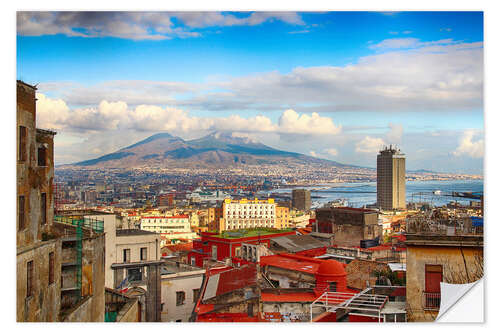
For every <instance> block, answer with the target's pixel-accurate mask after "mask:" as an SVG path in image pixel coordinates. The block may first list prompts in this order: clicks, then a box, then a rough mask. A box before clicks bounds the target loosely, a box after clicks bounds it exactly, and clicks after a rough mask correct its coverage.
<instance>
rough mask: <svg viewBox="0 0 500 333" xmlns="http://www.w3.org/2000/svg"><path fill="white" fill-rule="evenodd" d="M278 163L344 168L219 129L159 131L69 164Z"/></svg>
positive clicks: (175, 165)
mask: <svg viewBox="0 0 500 333" xmlns="http://www.w3.org/2000/svg"><path fill="white" fill-rule="evenodd" d="M278 163H289V164H302V165H316V166H339V167H342V166H345V167H347V165H344V164H341V163H337V162H334V161H329V160H324V159H319V158H315V157H311V156H307V155H303V154H299V153H293V152H287V151H282V150H277V149H274V148H271V147H269V146H266V145H264V144H262V143H260V142H257V141H254V140H252V139H249V138H241V137H235V136H233V135H232V134H231V133H220V132H216V133H212V134H210V135H207V136H205V137H202V138H199V139H195V140H189V141H185V140H183V139H181V138H179V137H176V136H172V135H170V134H168V133H158V134H155V135H152V136H150V137H148V138H146V139H145V140H142V141H139V142H137V143H135V144H133V145H130V146H128V147H125V148H122V149H120V150H118V151H116V152H113V153H111V154H107V155H103V156H101V157H98V158H95V159H91V160H86V161H81V162H78V163H75V164H72V165H73V166H82V167H89V166H92V167H104V168H105V167H110V168H120V167H122V168H125V167H140V166H146V165H147V166H163V167H190V166H205V167H211V166H213V167H221V166H228V165H238V164H240V165H241V164H247V165H264V164H278Z"/></svg>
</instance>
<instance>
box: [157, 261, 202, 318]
mask: <svg viewBox="0 0 500 333" xmlns="http://www.w3.org/2000/svg"><path fill="white" fill-rule="evenodd" d="M163 260H164V263H163V266H162V273H161V321H163V322H186V321H189V318H190V317H191V314H192V312H193V308H194V306H195V305H196V302H198V297H199V295H200V290H201V283H202V281H203V275H204V274H205V269H200V268H198V267H194V266H191V265H186V264H183V263H180V262H178V261H174V260H170V259H163Z"/></svg>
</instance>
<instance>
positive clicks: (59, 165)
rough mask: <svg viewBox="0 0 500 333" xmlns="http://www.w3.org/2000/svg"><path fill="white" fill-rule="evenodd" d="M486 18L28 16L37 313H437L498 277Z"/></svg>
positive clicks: (24, 26)
mask: <svg viewBox="0 0 500 333" xmlns="http://www.w3.org/2000/svg"><path fill="white" fill-rule="evenodd" d="M353 19H357V20H361V21H362V22H364V23H363V24H361V25H360V27H358V28H357V30H356V32H353V33H352V35H349V34H347V35H344V34H345V31H342V30H341V29H340V30H339V28H337V27H334V26H332V24H331V22H332V20H336V21H342V22H348V21H349V20H353ZM459 21H460V22H465V24H466V26H467V28H468V29H466V30H467V31H462V30H461V29H459V28H458V27H456V25H454V23H456V22H459ZM118 23H119V24H120V25H118ZM482 24H483V16H482V12H394V13H392V14H390V15H387V14H386V13H381V12H324V13H312V12H307V13H301V12H279V13H275V12H178V13H173V12H21V11H20V12H17V41H18V49H17V71H18V73H17V76H18V79H17V81H16V101H17V109H16V183H17V192H16V203H17V205H16V265H17V266H16V277H17V286H16V298H17V300H16V320H17V322H236V323H241V322H267V323H279V322H313V323H316V322H330V323H335V322H352V323H359V322H377V323H386V322H429V321H435V320H436V319H437V318H438V317H439V316H440V315H441V314H442V311H444V309H443V306H442V305H443V304H446V302H443V300H445V298H446V297H447V295H446V294H445V292H444V290H442V288H443V287H442V286H443V285H449V284H450V285H451V284H468V283H475V282H476V281H478V280H480V279H481V278H482V277H483V274H484V268H483V267H484V259H483V246H484V244H483V228H484V218H483V217H484V193H483V156H484V139H483V136H484V125H483V110H482V87H483V81H482V80H483V78H482V75H483V72H482V66H483V53H482V51H483V30H482ZM115 25H116V26H121V27H122V28H121V30H120V31H117V30H116V29H114V28H113V26H115ZM374 25H377V26H378V28H377V31H378V30H380V31H379V32H378V33H379V34H380V35H379V36H378V37H375V35H374V34H373V33H371V32H370V27H373V26H374ZM424 27H425V29H424ZM432 29H434V31H431V30H432ZM382 32H383V33H382ZM238 34H241V36H246V38H247V39H248V44H245V43H242V42H241V38H243V37H241V36H239V35H238ZM419 34H420V35H419ZM221 35H226V38H227V39H226V40H224V37H220V36H221ZM219 38H222V40H219ZM275 38H276V42H277V40H278V39H280V38H282V39H283V41H282V42H279V43H280V45H278V47H284V48H289V47H292V46H303V47H304V51H303V52H298V53H299V54H300V56H296V55H293V56H290V59H287V60H286V61H283V63H280V65H278V63H277V62H276V61H275V59H274V58H273V57H274V56H276V57H278V58H279V59H281V57H282V56H283V55H282V54H281V53H280V52H281V51H279V50H274V51H273V49H274V47H271V46H269V50H268V49H266V48H262V46H261V45H259V41H260V42H262V43H266V44H267V43H271V42H272V41H273V40H274V39H275ZM346 38H347V39H351V38H352V40H351V43H347V42H346V41H347V39H346ZM377 38H378V39H377ZM207 40H208V42H207V43H212V44H210V45H211V46H210V47H208V46H207V45H205V41H207ZM325 40H328V41H330V42H331V43H332V45H331V48H330V46H324V44H322V43H323V42H324V41H325ZM219 43H221V44H219ZM357 43H358V44H357ZM344 44H345V45H344ZM340 45H343V46H342V47H343V48H344V51H345V53H346V54H347V55H348V57H350V58H348V59H347V58H346V59H343V58H342V56H341V55H339V54H338V53H337V51H335V49H336V48H339V47H341V46H340ZM362 45H364V46H362ZM138 46H140V47H144V48H145V49H148V50H149V51H148V52H149V53H148V56H147V57H146V58H145V59H147V60H146V61H145V64H141V66H139V67H140V68H137V66H136V68H133V66H130V64H128V63H127V64H126V65H123V64H121V61H123V59H128V60H129V61H130V62H131V64H132V63H133V62H134V61H135V60H133V58H132V57H131V54H134V55H136V56H139V55H141V56H143V54H142V52H143V51H142V50H139V49H138ZM47 47H52V48H54V49H55V50H62V49H63V48H65V50H64V52H63V53H67V54H70V53H72V52H75V50H78V49H84V48H87V49H88V50H89V59H81V58H75V59H74V61H73V62H72V63H70V62H66V60H65V62H64V63H65V66H68V67H67V71H63V72H61V71H58V70H55V69H54V70H51V68H52V66H54V64H55V63H58V61H62V60H61V59H58V57H59V55H51V53H50V52H47V55H45V56H43V57H41V58H40V59H38V58H37V57H33V56H32V55H30V54H29V53H30V52H31V50H33V49H34V48H40V49H41V50H42V51H43V49H44V48H47ZM92 47H97V48H100V52H101V55H102V58H99V59H98V58H95V56H94V55H93V54H92V52H94V51H90V50H91V49H92ZM73 48H74V49H73ZM308 48H310V49H308ZM243 51H244V52H243ZM271 51H272V52H271ZM308 51H311V52H312V51H317V55H313V54H314V53H313V52H312V53H310V54H309V53H308ZM172 52H174V53H175V52H178V53H179V55H180V54H185V55H186V56H185V58H182V57H181V58H177V57H178V56H177V55H175V56H173V55H172ZM196 52H199V53H198V54H204V57H203V59H199V57H200V56H199V55H198V56H197V57H193V56H191V55H189V56H188V55H187V54H191V53H196ZM212 52H214V53H212ZM250 54H254V55H255V56H256V57H257V58H259V59H260V60H259V61H255V59H253V58H252V57H251V56H249V55H250ZM167 55H172V57H173V58H175V59H174V60H176V61H179V65H178V67H180V68H183V69H184V71H185V72H182V71H179V68H177V66H176V65H175V64H173V63H171V61H173V60H166V59H165V57H166V56H167ZM236 55H237V56H236ZM157 57H158V58H157ZM218 57H221V58H222V62H220V61H221V59H218ZM346 57H347V56H346ZM197 59H198V60H199V61H200V63H199V64H198V65H197V68H199V72H200V73H199V74H198V73H197V70H193V69H192V68H190V66H193V64H194V63H193V61H197ZM224 59H225V61H226V63H224ZM354 59H356V60H354ZM387 59H388V60H389V61H392V62H393V64H394V68H396V67H398V66H401V68H403V67H407V66H414V67H413V70H411V69H410V70H408V72H407V73H406V72H405V73H404V74H403V72H398V71H397V68H396V69H394V68H393V69H389V68H388V67H387V65H385V64H384V65H383V66H382V65H381V61H386V60H387ZM457 59H458V60H457ZM160 60H161V61H162V63H163V62H164V64H163V66H164V67H162V68H161V69H158V70H157V72H155V70H154V69H153V70H152V69H151V68H150V67H149V66H150V65H151V66H152V67H154V66H155V64H157V61H160ZM443 60H444V61H448V62H449V66H448V67H446V66H441V67H446V68H439V66H437V67H435V68H434V67H433V66H436V64H439V63H441V62H443ZM86 61H90V62H94V63H95V73H94V70H89V72H88V73H85V72H84V71H79V70H76V68H80V67H81V65H82V63H85V62H86ZM109 61H110V62H109ZM38 63H39V64H38ZM39 65H40V66H39ZM33 66H37V67H40V68H44V69H41V70H39V71H34V70H33V68H34V67H33ZM44 66H47V67H46V68H45V67H44ZM121 66H124V67H121ZM203 66H205V67H206V68H205V67H204V68H203V69H201V68H202V67H203ZM211 66H213V67H212V68H214V70H213V72H210V71H208V68H209V67H211ZM240 66H241V67H242V68H241V69H240ZM245 66H247V68H244V67H245ZM287 66H288V67H287ZM461 66H463V67H461ZM430 67H433V68H432V69H431V68H430ZM73 68H75V69H73ZM106 68H108V69H106ZM124 68H130V71H129V72H127V74H126V75H123V69H124ZM165 70H166V71H165ZM380 70H382V72H383V71H389V72H388V75H389V74H390V75H393V76H392V77H391V78H390V79H389V78H386V77H385V76H384V77H380V78H377V79H376V80H375V79H374V77H373V78H372V75H375V76H377V75H379V74H380V73H382V72H378V71H380ZM169 71H171V73H170V72H169ZM266 72H267V73H266ZM361 73H366V81H363V80H360V79H359V78H358V74H359V75H361ZM99 75H100V76H99ZM155 75H159V76H158V77H156V76H155ZM390 75H389V76H390ZM422 75H424V76H425V75H427V77H426V78H425V79H422V78H421V76H422ZM160 77H162V79H160ZM230 77H231V78H230ZM357 80H359V81H357ZM370 80H373V82H371V81H370ZM285 81H286V82H285ZM346 82H349V84H348V83H346ZM349 85H352V87H347V86H349ZM356 85H359V86H356ZM344 86H345V87H344ZM363 88H364V89H363ZM276 94H277V95H276ZM329 94H331V96H330V95H329ZM276 96H280V97H279V98H277V97H276ZM457 96H460V97H457ZM456 98H458V100H459V102H458V103H456V100H455V99H456ZM389 110H390V111H389ZM447 112H455V114H456V117H455V119H454V120H453V121H447V122H443V121H442V120H444V119H446V120H448V114H447ZM417 113H418V114H419V115H426V114H428V115H432V117H433V120H432V121H430V122H428V121H427V120H421V121H420V120H419V121H416V120H415V119H417V118H415V114H417ZM422 118H425V117H422ZM422 118H419V119H422ZM440 121H441V122H440ZM448 297H449V296H448Z"/></svg>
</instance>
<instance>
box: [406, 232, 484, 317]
mask: <svg viewBox="0 0 500 333" xmlns="http://www.w3.org/2000/svg"><path fill="white" fill-rule="evenodd" d="M406 245H407V258H406V298H407V309H408V320H409V321H417V322H420V321H434V319H435V318H436V316H437V314H438V313H439V307H440V301H441V287H440V283H441V282H446V283H455V284H463V283H472V282H475V281H477V280H479V279H480V278H482V277H483V235H450V236H447V235H438V234H423V233H422V234H407V235H406Z"/></svg>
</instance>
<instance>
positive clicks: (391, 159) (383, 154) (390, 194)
mask: <svg viewBox="0 0 500 333" xmlns="http://www.w3.org/2000/svg"><path fill="white" fill-rule="evenodd" d="M405 173H406V169H405V155H404V154H403V153H401V151H400V150H399V149H396V148H395V147H394V148H393V147H392V146H389V148H387V147H385V148H384V150H381V151H380V153H379V154H378V155H377V205H378V206H379V207H380V208H381V209H384V210H392V209H405V208H406V179H405Z"/></svg>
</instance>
